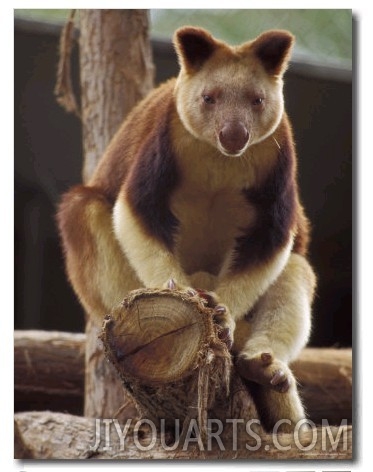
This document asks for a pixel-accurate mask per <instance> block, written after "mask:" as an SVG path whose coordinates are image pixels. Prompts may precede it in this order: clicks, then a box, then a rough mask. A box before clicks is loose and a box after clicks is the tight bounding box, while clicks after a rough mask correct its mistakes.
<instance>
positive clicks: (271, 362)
mask: <svg viewBox="0 0 373 472" xmlns="http://www.w3.org/2000/svg"><path fill="white" fill-rule="evenodd" d="M236 368H237V371H238V373H239V374H240V375H241V376H242V377H244V378H246V379H248V380H251V381H253V382H256V383H258V384H260V385H263V386H266V387H270V388H272V389H273V390H276V391H277V392H280V393H285V392H287V391H288V390H289V388H290V386H291V385H295V379H294V376H293V374H292V372H291V370H290V369H289V367H288V366H287V365H286V364H285V363H284V362H282V361H280V360H278V359H275V358H274V357H273V355H272V353H271V352H262V353H260V354H258V355H257V356H255V357H253V358H250V359H248V358H247V357H245V355H244V354H241V355H240V356H239V357H238V358H237V359H236Z"/></svg>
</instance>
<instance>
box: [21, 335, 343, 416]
mask: <svg viewBox="0 0 373 472" xmlns="http://www.w3.org/2000/svg"><path fill="white" fill-rule="evenodd" d="M85 342H86V336H85V334H75V333H63V332H53V331H33V330H30V331H15V333H14V374H15V382H14V399H15V409H16V411H26V410H32V409H36V410H45V409H49V410H52V411H66V412H68V413H73V414H78V415H80V414H82V412H83V395H84V352H85ZM292 368H293V371H294V374H295V376H296V378H297V379H298V382H299V385H300V391H301V394H302V398H303V400H304V403H305V405H306V409H307V412H308V416H309V418H310V419H311V420H312V421H314V422H315V423H317V424H321V420H322V419H327V420H328V421H329V424H335V425H339V424H340V423H341V420H342V419H347V422H348V423H351V420H352V392H351V390H352V389H351V376H352V352H351V349H332V348H306V349H304V350H303V351H302V352H301V354H300V356H299V358H298V359H297V361H296V362H294V363H293V365H292Z"/></svg>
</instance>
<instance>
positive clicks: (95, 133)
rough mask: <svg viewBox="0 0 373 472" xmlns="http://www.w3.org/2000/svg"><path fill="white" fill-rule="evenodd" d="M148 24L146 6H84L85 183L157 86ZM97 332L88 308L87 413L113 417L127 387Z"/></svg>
mask: <svg viewBox="0 0 373 472" xmlns="http://www.w3.org/2000/svg"><path fill="white" fill-rule="evenodd" d="M148 28H149V22H148V11H147V10H80V80H81V92H82V96H81V100H82V124H83V149H84V166H83V181H84V182H87V181H88V180H89V178H90V177H91V175H92V173H93V171H94V169H95V168H96V166H97V163H98V161H99V159H100V158H101V156H102V155H103V153H104V151H105V149H106V147H107V146H108V144H109V142H110V140H111V138H112V136H113V135H114V133H115V131H116V130H117V129H118V127H119V125H120V123H121V122H122V121H123V118H124V117H125V116H126V114H127V113H128V112H129V111H130V109H131V108H132V107H133V106H134V105H135V103H136V102H137V101H138V100H140V99H141V98H143V97H144V96H145V95H146V94H147V93H148V92H149V91H150V89H151V88H152V86H153V64H152V55H151V49H150V43H149V36H148V35H149V31H148ZM103 315H104V314H103ZM98 334H99V327H97V326H95V325H94V323H93V322H92V321H91V320H90V318H89V313H88V319H87V325H86V335H87V342H86V368H85V372H86V377H85V407H84V412H85V415H86V416H91V417H95V418H105V417H106V418H112V417H115V416H116V415H117V414H118V411H120V410H121V409H122V406H123V404H124V398H123V388H122V386H121V385H120V382H119V381H118V379H117V376H116V374H115V372H114V371H113V369H112V368H111V366H109V365H108V364H107V362H106V361H105V359H104V356H103V352H102V349H101V347H100V346H99V345H98V341H97V336H98Z"/></svg>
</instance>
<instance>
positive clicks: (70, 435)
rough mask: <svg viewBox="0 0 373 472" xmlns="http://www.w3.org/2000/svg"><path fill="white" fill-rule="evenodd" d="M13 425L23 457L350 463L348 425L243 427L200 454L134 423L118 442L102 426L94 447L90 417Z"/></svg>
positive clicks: (29, 417) (192, 445) (48, 417)
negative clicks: (257, 431) (269, 430)
mask: <svg viewBox="0 0 373 472" xmlns="http://www.w3.org/2000/svg"><path fill="white" fill-rule="evenodd" d="M15 421H16V424H17V427H18V431H19V437H20V438H21V439H22V442H23V444H24V445H25V450H28V451H29V454H30V456H24V457H23V459H27V458H33V459H39V460H40V459H163V460H164V459H180V460H183V459H184V460H185V459H208V460H212V459H248V460H255V459H264V460H296V459H298V460H300V459H301V460H305V459H309V460H313V461H314V460H321V459H339V460H351V459H352V427H351V426H344V427H340V428H336V427H331V428H325V427H324V428H317V429H316V428H315V429H313V430H311V431H308V432H299V434H294V435H293V434H282V435H279V436H273V435H271V434H265V435H263V436H261V437H260V440H259V439H258V438H256V437H255V436H251V435H249V434H247V432H246V431H245V428H243V429H240V430H239V431H238V435H237V442H236V443H235V442H234V441H231V442H229V443H223V441H221V442H219V440H218V438H219V436H218V435H217V436H216V437H215V438H213V437H212V438H211V443H208V444H207V447H205V448H204V450H202V448H201V444H198V443H196V440H195V439H194V438H193V437H190V438H186V439H185V441H183V442H180V443H179V446H178V447H177V448H176V449H172V447H173V442H171V443H168V442H167V440H166V438H165V437H164V436H163V435H162V434H161V433H158V434H153V431H151V430H150V431H149V432H146V430H144V428H143V427H140V428H139V427H138V426H139V425H137V428H136V424H135V423H132V424H130V425H129V428H128V430H127V431H124V430H123V428H122V431H124V432H123V439H122V440H121V438H120V435H119V434H118V430H117V428H116V426H115V424H114V423H107V424H102V423H101V424H100V425H99V426H100V429H98V434H97V437H98V439H99V440H101V442H100V443H99V444H98V445H97V446H96V443H97V437H96V422H95V420H93V419H90V418H83V417H77V416H72V415H67V414H62V413H51V412H24V413H17V414H16V415H15ZM142 426H143V425H142ZM106 428H108V429H107V431H108V434H107V435H106ZM125 433H126V434H125ZM338 435H339V436H338ZM333 443H334V444H333ZM95 446H96V447H95ZM235 446H236V447H235ZM167 447H168V448H171V450H167ZM247 447H251V450H249V449H248V448H247ZM223 448H225V449H223Z"/></svg>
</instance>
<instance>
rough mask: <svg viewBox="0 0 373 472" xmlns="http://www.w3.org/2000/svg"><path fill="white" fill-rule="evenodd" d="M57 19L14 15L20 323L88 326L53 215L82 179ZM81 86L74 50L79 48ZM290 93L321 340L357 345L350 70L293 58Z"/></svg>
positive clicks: (158, 53) (157, 45) (172, 68)
mask: <svg viewBox="0 0 373 472" xmlns="http://www.w3.org/2000/svg"><path fill="white" fill-rule="evenodd" d="M58 38H59V28H58V27H55V26H53V25H45V24H39V23H36V22H28V21H24V20H16V21H15V43H14V44H15V58H14V71H15V86H14V94H15V95H14V100H15V103H14V110H15V113H14V140H15V255H14V257H15V328H16V329H28V328H33V329H48V330H50V329H56V330H65V331H82V330H83V326H84V314H83V311H82V309H81V308H80V305H79V304H78V302H77V300H76V298H75V295H74V293H73V291H72V289H71V288H70V286H69V285H68V283H67V281H66V277H65V273H64V268H63V260H62V255H61V251H60V246H59V241H58V235H57V232H56V226H55V222H54V214H55V209H56V204H57V202H58V200H59V198H60V195H61V193H62V192H63V191H65V190H66V189H67V188H69V187H70V186H71V185H73V184H76V183H78V182H80V180H81V178H80V170H81V165H82V146H81V127H80V123H79V120H78V118H76V117H74V116H72V115H69V114H67V113H65V112H64V111H63V110H62V109H61V108H60V107H59V106H58V105H57V103H56V101H55V98H54V95H53V89H54V85H55V76H56V67H57V60H58V57H57V50H58ZM153 50H154V61H155V65H156V70H157V76H156V81H157V82H160V81H163V80H164V79H166V78H168V77H170V76H172V75H175V74H176V73H177V70H178V67H177V63H176V57H175V55H174V53H173V50H172V47H171V45H170V44H169V43H165V42H161V41H156V40H154V41H153ZM73 73H74V83H75V88H76V92H77V93H79V85H78V53H77V48H76V49H75V52H74V55H73ZM285 99H286V103H287V110H288V113H289V115H290V118H291V119H292V121H293V125H294V133H295V138H296V142H297V147H298V155H299V181H300V188H301V195H302V198H303V202H304V205H305V207H306V211H307V213H308V215H309V217H310V219H311V222H312V226H313V234H312V236H313V240H312V245H311V253H310V258H311V261H312V263H313V264H314V266H315V269H316V271H317V274H318V277H319V288H318V293H317V297H316V301H315V305H314V329H313V335H312V340H311V344H312V345H315V346H330V345H341V346H349V345H351V339H352V333H351V326H352V316H353V305H352V201H353V199H352V85H351V71H346V70H341V69H335V68H331V67H328V66H325V65H324V66H319V65H315V64H307V63H304V62H302V63H301V62H297V61H296V60H294V61H293V62H292V64H291V67H290V69H289V71H288V72H287V75H286V86H285Z"/></svg>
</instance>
